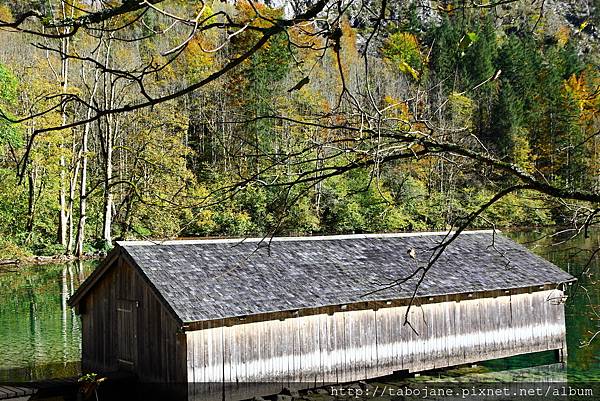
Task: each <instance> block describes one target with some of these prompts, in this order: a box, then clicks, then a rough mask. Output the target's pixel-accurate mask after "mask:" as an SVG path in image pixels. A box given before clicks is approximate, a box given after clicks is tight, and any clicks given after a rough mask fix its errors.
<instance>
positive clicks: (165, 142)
mask: <svg viewBox="0 0 600 401" xmlns="http://www.w3.org/2000/svg"><path fill="white" fill-rule="evenodd" d="M96 3H98V4H96ZM100 3H101V4H100ZM126 3H128V2H125V1H124V2H122V5H121V2H120V1H116V2H96V1H92V0H88V1H82V2H81V3H80V4H77V5H72V4H71V3H67V2H63V1H60V0H47V1H36V0H32V1H16V0H0V21H2V23H3V25H2V24H0V26H3V29H2V30H0V110H1V114H0V259H2V258H19V257H25V256H27V255H32V254H36V255H56V254H76V255H82V254H86V253H94V252H98V251H103V250H106V249H108V248H110V246H111V244H112V242H113V241H114V240H117V239H131V238H140V239H141V238H174V237H189V236H250V235H253V236H255V235H273V234H275V235H289V234H317V233H319V234H332V233H362V232H391V231H415V230H444V229H447V228H448V227H451V226H455V225H456V224H457V222H461V221H462V222H466V224H467V225H468V226H469V227H488V228H489V227H498V228H501V227H515V226H547V225H578V224H579V225H581V224H584V223H586V222H587V224H589V223H590V222H591V221H594V219H597V218H598V215H597V210H598V209H597V207H598V206H597V203H593V202H591V203H590V202H588V201H587V200H589V199H595V198H593V196H592V195H590V196H589V197H587V195H585V194H595V195H594V196H598V195H597V194H598V193H599V192H600V137H599V130H600V119H599V114H598V111H599V107H598V106H599V104H600V89H599V88H600V86H599V85H600V70H599V65H598V61H599V53H598V46H599V35H600V31H599V29H600V2H599V1H598V0H590V1H566V0H565V1H558V0H552V1H533V2H532V1H531V0H528V1H508V2H504V1H503V2H499V3H498V4H493V3H492V2H485V1H483V2H481V3H482V4H483V6H474V5H472V4H474V3H471V2H463V1H458V0H457V1H453V0H449V1H421V0H419V1H417V0H415V1H413V2H411V1H407V2H395V1H394V2H389V3H393V4H387V3H386V2H383V4H382V2H381V1H379V0H372V1H371V2H368V1H367V2H365V1H363V2H360V1H354V2H353V1H350V2H342V3H343V4H344V7H346V6H347V7H346V8H345V9H343V10H342V7H341V6H340V8H339V10H338V9H336V8H335V7H332V8H330V9H327V10H328V11H323V10H325V9H322V10H321V11H320V14H318V15H319V16H321V17H319V18H316V17H315V18H314V20H310V21H308V22H302V23H301V24H295V25H292V24H289V26H290V27H289V29H287V28H286V30H280V31H277V32H279V33H273V32H275V31H276V30H277V29H279V27H280V26H284V25H285V24H284V23H283V22H277V21H286V18H290V17H289V16H290V15H298V14H299V13H300V15H303V14H301V13H303V12H306V13H307V14H308V13H309V11H303V10H307V9H308V10H310V7H311V6H313V4H314V3H318V4H321V2H312V1H299V2H293V1H291V2H288V1H284V0H278V1H271V2H265V3H257V2H251V1H241V0H240V1H234V2H231V1H228V2H222V1H214V2H208V3H206V4H205V5H204V7H200V6H199V3H198V4H196V2H188V1H177V0H169V1H165V2H146V5H144V8H135V7H134V8H132V10H133V11H131V12H128V13H123V14H118V13H116V12H115V13H114V16H111V17H110V18H108V17H106V18H104V17H102V18H98V19H97V20H96V19H94V18H96V17H97V16H98V15H104V16H106V15H108V14H110V13H111V12H112V10H118V9H119V7H122V6H123V7H124V5H126ZM140 3H143V2H140ZM154 3H157V4H154ZM342 3H339V4H342ZM467 3H468V4H471V6H465V4H467ZM323 4H326V2H323ZM159 6H160V8H159ZM103 7H104V8H103ZM136 7H137V6H136ZM140 7H141V6H140ZM374 9H381V10H383V11H382V12H381V15H383V16H384V17H383V18H377V15H379V14H378V13H374V12H373V10H374ZM32 10H33V12H32ZM336 10H337V11H336ZM100 12H102V13H104V14H100ZM28 13H29V14H28ZM333 14H335V18H334V17H332V15H333ZM31 15H34V16H37V17H36V18H37V19H32V18H30V16H31ZM82 15H83V17H82ZM87 15H90V16H94V17H90V18H89V19H88V20H85V21H87V22H86V23H89V24H95V25H85V24H83V23H81V24H80V23H77V24H72V25H68V24H63V25H60V24H57V23H53V21H58V20H61V21H83V19H82V18H84V17H86V16H87ZM175 15H177V16H182V15H188V16H192V17H190V18H195V21H196V30H194V31H193V33H192V34H190V24H187V23H177V19H176V18H174V16H175ZM78 18H79V20H78ZM86 18H87V17H86ZM177 18H179V19H180V20H182V19H181V18H180V17H177ZM90 21H91V22H90ZM199 21H200V22H199ZM211 21H214V25H210V24H213V22H211ZM274 21H275V22H274ZM302 21H304V20H302ZM323 21H324V22H323ZM332 21H333V22H332ZM78 24H79V25H78ZM202 24H204V25H202ZM192 25H193V24H192ZM209 25H210V28H208V27H209ZM80 26H81V27H82V28H80V29H79V30H78V31H77V32H76V33H72V32H71V31H70V30H71V29H74V27H78V28H79V27H80ZM198 26H206V27H207V28H206V30H197V27H198ZM223 26H227V29H225V28H223V29H220V28H219V27H223ZM211 28H215V29H216V28H219V29H216V30H215V29H211ZM321 30H322V31H323V32H327V33H322V32H321ZM40 33H42V34H40ZM267 33H268V36H267ZM261 35H264V36H261ZM263 37H264V38H267V37H268V39H265V40H264V42H260V41H261V40H262V38H263ZM258 42H260V44H261V46H259V47H256V48H254V46H255V43H258ZM291 44H293V46H292V45H291ZM248 49H254V50H253V51H252V53H251V55H250V56H248V57H246V58H244V57H245V56H243V55H244V54H245V52H247V51H248ZM242 56H243V57H242ZM238 58H239V60H241V61H240V62H239V63H238V62H237V61H236V64H235V68H233V67H232V69H231V70H229V68H230V67H229V63H230V62H231V61H232V60H238ZM220 69H225V70H226V71H227V73H223V74H222V75H219V76H218V77H216V78H214V79H213V75H211V74H213V71H219V70H220ZM209 78H210V80H208V79H209ZM205 81H206V83H204V82H205ZM199 83H201V84H202V85H199ZM194 85H196V86H197V87H198V88H199V89H198V90H187V88H190V87H192V86H194ZM173 93H178V94H179V93H181V95H177V96H171V95H170V94H173ZM161 96H162V97H164V98H165V99H166V98H168V99H167V100H164V101H163V100H161V101H160V102H154V101H153V99H157V98H161V99H162V97H161ZM140 102H142V103H143V102H147V103H148V105H149V106H148V107H143V108H142V107H139V108H138V107H137V106H135V105H136V104H138V103H140ZM111 110H119V112H112V111H111ZM107 111H109V112H107ZM407 138H410V140H408V139H407ZM415 138H416V139H415ZM490 160H493V162H491V161H490ZM488 161H490V162H488ZM527 177H533V178H531V180H534V181H535V183H536V185H533V184H532V183H531V182H530V178H527ZM521 182H523V183H524V184H520V183H521ZM513 184H514V185H513ZM509 185H511V186H510V191H506V193H504V192H502V191H505V190H506V188H507V186H509ZM540 188H541V190H540ZM499 193H500V194H501V195H502V196H499V197H498V198H497V199H495V198H494V195H495V194H499ZM569 194H584V195H577V196H571V195H569ZM490 199H495V200H494V202H492V204H490V205H489V207H486V208H485V210H482V211H481V213H475V214H473V213H474V211H476V210H478V208H479V207H480V206H481V205H482V204H486V202H488V201H489V200H490ZM594 210H595V211H596V212H594ZM468 216H471V217H472V218H471V217H468ZM467 217H468V218H467Z"/></svg>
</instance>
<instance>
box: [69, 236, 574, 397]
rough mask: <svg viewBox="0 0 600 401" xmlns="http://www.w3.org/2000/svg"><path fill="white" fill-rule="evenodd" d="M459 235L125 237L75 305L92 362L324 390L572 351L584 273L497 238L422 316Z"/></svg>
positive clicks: (459, 252) (87, 362)
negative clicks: (573, 311) (567, 300)
mask: <svg viewBox="0 0 600 401" xmlns="http://www.w3.org/2000/svg"><path fill="white" fill-rule="evenodd" d="M445 234H446V233H415V234H381V235H348V236H325V237H296V238H273V239H266V240H264V241H263V240H262V239H246V240H194V241H189V240H181V241H167V242H156V243H155V242H135V241H130V242H119V243H118V245H117V246H116V247H115V249H114V250H113V251H112V252H111V253H110V254H109V255H108V257H107V258H106V259H105V261H104V262H103V263H102V264H101V265H100V266H99V267H98V268H97V269H96V270H95V271H94V272H93V273H92V274H91V275H90V277H89V278H88V279H87V280H86V281H85V282H84V283H83V284H82V285H81V287H80V288H79V289H78V290H77V292H76V293H75V294H74V295H73V297H72V298H71V299H70V300H69V304H70V305H71V306H74V307H75V308H76V311H77V312H78V313H79V314H80V315H81V320H82V336H83V345H82V354H83V355H82V367H83V369H84V371H93V372H108V371H115V370H129V371H132V372H134V373H136V374H137V376H138V377H139V379H140V380H141V381H148V382H163V383H175V382H179V383H184V382H195V383H200V382H202V383H207V382H208V383H214V382H232V383H243V382H278V383H282V382H303V383H307V385H319V384H323V383H343V382H350V381H356V380H362V379H367V378H373V377H378V376H383V375H387V374H391V373H393V372H394V371H398V370H405V371H409V372H417V371H423V370H428V369H433V368H442V367H447V366H453V365H460V364H465V363H473V362H477V361H482V360H487V359H495V358H502V357H508V356H512V355H517V354H524V353H531V352H539V351H546V350H558V352H560V353H563V354H564V353H565V352H566V343H565V312H564V302H563V301H564V297H565V295H564V285H565V284H566V283H569V282H571V281H573V280H574V278H573V277H572V276H571V275H569V274H567V273H565V272H563V271H562V270H560V269H559V268H558V267H556V266H554V265H553V264H551V263H549V262H548V261H546V260H544V259H542V258H540V257H538V256H536V255H534V254H533V253H531V252H530V251H528V250H527V249H526V248H524V247H522V246H521V245H518V244H516V243H515V242H513V241H511V240H510V239H508V238H506V237H504V236H502V235H500V234H498V233H497V232H496V233H493V232H491V231H473V232H464V233H462V234H461V235H460V236H458V237H457V239H456V240H455V241H453V242H452V243H451V244H450V245H449V246H448V247H447V249H446V250H445V251H444V253H443V254H442V256H441V257H440V258H439V259H438V260H437V262H436V263H435V264H434V265H433V267H432V268H431V269H430V270H429V271H428V272H427V274H426V275H425V277H424V279H423V281H422V282H421V284H420V285H419V286H418V289H417V291H416V295H415V297H414V300H413V302H412V306H411V307H410V308H409V304H410V300H411V298H412V295H413V291H414V290H415V288H417V287H416V286H417V281H418V279H419V277H420V274H421V271H422V270H418V269H423V267H424V266H426V265H427V263H428V261H429V258H430V256H431V254H432V252H433V248H434V247H435V246H436V245H438V244H440V242H441V241H443V240H445V239H447V238H446V236H445ZM415 271H416V274H414V276H413V277H412V278H410V279H408V280H402V279H404V278H406V277H409V276H411V275H412V274H413V273H415ZM392 284H397V285H392ZM405 321H407V322H409V324H405Z"/></svg>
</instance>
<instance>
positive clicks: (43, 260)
mask: <svg viewBox="0 0 600 401" xmlns="http://www.w3.org/2000/svg"><path fill="white" fill-rule="evenodd" d="M103 256H104V255H100V254H94V255H83V256H79V257H78V256H75V255H52V256H42V255H33V256H24V257H21V258H14V259H0V269H2V268H5V267H21V266H31V265H47V264H52V263H66V262H76V261H83V260H93V259H101V258H102V257H103Z"/></svg>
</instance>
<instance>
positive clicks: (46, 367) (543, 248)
mask: <svg viewBox="0 0 600 401" xmlns="http://www.w3.org/2000/svg"><path fill="white" fill-rule="evenodd" d="M546 234H547V232H546ZM507 235H509V236H510V237H512V238H514V239H515V240H517V241H518V242H520V243H523V244H525V245H526V246H527V247H529V248H530V249H532V250H533V251H534V252H536V253H537V254H539V255H541V256H543V257H545V258H546V259H548V260H550V261H552V262H553V263H555V264H557V265H558V266H560V267H561V268H563V269H565V270H566V271H568V272H569V273H571V274H573V275H574V276H576V277H578V278H579V281H578V283H577V284H575V285H573V286H572V287H571V288H570V289H569V298H568V300H567V304H566V314H567V341H568V350H569V354H568V363H567V370H566V372H564V371H562V372H561V374H563V375H565V374H566V378H568V380H569V381H570V382H571V381H579V382H589V381H594V382H600V334H599V335H598V336H597V337H596V338H595V340H594V341H592V342H591V343H590V344H586V343H587V341H589V340H591V339H592V336H593V335H594V333H596V332H598V331H599V330H600V263H599V261H598V258H596V259H594V260H592V261H591V262H590V250H592V249H596V248H598V247H600V231H594V232H592V233H590V236H589V238H587V239H586V238H583V235H579V236H578V237H577V238H576V239H574V240H571V241H569V242H566V243H563V244H558V245H556V244H555V243H556V242H560V241H561V240H563V239H564V238H565V236H564V235H562V236H558V237H553V238H550V237H546V238H543V239H542V240H537V241H534V240H535V239H539V238H540V237H543V235H544V234H543V233H541V232H535V231H528V232H513V233H510V232H509V233H507ZM553 244H554V245H553ZM588 262H589V263H588ZM96 264H97V262H84V263H68V264H56V265H42V266H28V267H19V268H15V267H2V268H0V382H2V381H4V382H6V381H28V380H37V379H45V378H51V377H66V376H74V375H77V374H78V373H79V359H80V355H81V331H80V323H79V320H78V317H77V316H76V315H75V313H74V311H73V310H71V309H70V308H69V307H68V306H67V305H66V301H67V299H68V298H69V296H70V295H71V294H72V293H73V292H74V291H75V289H77V287H78V286H79V284H80V283H81V282H82V281H83V280H84V279H85V277H87V275H88V274H89V273H90V272H91V271H92V270H93V268H94V266H95V265H96ZM552 362H553V360H552V356H551V355H549V354H547V353H546V354H536V355H527V356H518V357H513V358H508V359H504V360H497V361H489V362H485V363H482V364H480V365H479V366H477V367H468V368H465V367H462V368H458V369H448V370H445V371H443V372H441V373H440V372H437V373H435V374H434V376H435V378H439V379H444V380H449V379H450V380H461V379H463V380H469V379H474V380H483V379H486V378H487V379H489V378H490V377H491V378H492V379H493V378H497V379H499V378H501V377H500V375H506V371H509V372H517V373H518V372H521V368H524V367H528V366H532V365H541V366H544V365H548V364H550V363H552ZM544 369H545V368H543V367H542V368H540V370H539V373H540V374H541V375H545V374H548V373H552V372H547V371H545V370H544ZM548 369H550V368H548ZM434 376H432V375H423V376H422V377H424V379H425V380H431V379H432V378H434ZM502 378H505V376H502Z"/></svg>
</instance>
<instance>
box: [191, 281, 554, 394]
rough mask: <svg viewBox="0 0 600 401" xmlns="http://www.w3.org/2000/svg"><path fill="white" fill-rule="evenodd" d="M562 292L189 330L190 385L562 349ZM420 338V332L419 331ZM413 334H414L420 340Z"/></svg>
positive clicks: (350, 377) (323, 379)
mask: <svg viewBox="0 0 600 401" xmlns="http://www.w3.org/2000/svg"><path fill="white" fill-rule="evenodd" d="M562 295H563V293H562V292H561V291H558V290H553V291H539V292H534V293H524V294H518V295H507V296H499V297H495V298H480V299H468V300H463V301H460V302H455V301H451V302H441V303H432V304H424V305H421V306H413V307H412V308H411V309H410V311H409V321H410V322H411V325H412V326H413V328H414V331H413V330H412V329H411V328H410V327H409V326H407V325H403V322H404V315H405V313H406V308H407V307H406V306H403V307H389V308H382V309H378V310H376V311H375V310H359V311H347V312H338V313H334V314H333V315H326V314H320V315H313V316H306V317H297V318H289V319H285V320H270V321H265V322H253V323H247V324H239V325H234V326H221V327H213V328H211V327H208V326H207V327H206V328H205V329H203V330H198V331H191V332H187V333H186V336H187V360H188V364H187V377H188V381H190V382H222V381H225V382H238V383H243V382H279V383H282V382H283V383H285V382H305V383H314V384H320V383H341V382H349V381H356V380H362V379H366V378H372V377H376V376H382V375H386V374H391V373H393V372H394V371H396V370H408V371H411V372H413V371H422V370H428V369H435V368H441V367H447V366H452V365H459V364H464V363H473V362H477V361H481V360H486V359H494V358H502V357H507V356H511V355H516V354H521V353H529V352H537V351H544V350H552V349H562V348H564V347H565V346H566V345H565V325H564V308H563V305H562V304H561V303H559V302H556V300H557V299H559V298H561V297H562ZM415 331H416V333H415ZM417 333H418V334H417Z"/></svg>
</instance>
